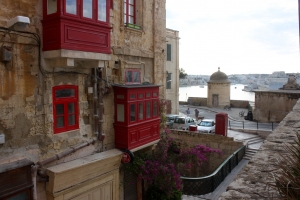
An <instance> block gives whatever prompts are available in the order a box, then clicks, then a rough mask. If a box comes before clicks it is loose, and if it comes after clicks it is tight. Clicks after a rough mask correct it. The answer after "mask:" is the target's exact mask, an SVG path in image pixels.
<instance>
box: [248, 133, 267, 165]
mask: <svg viewBox="0 0 300 200" xmlns="http://www.w3.org/2000/svg"><path fill="white" fill-rule="evenodd" d="M243 141H244V142H246V143H247V144H248V148H247V149H246V153H245V156H244V159H246V160H250V159H251V158H252V156H253V155H254V154H255V153H256V152H257V151H258V149H256V148H251V145H252V144H256V143H260V142H263V141H264V138H262V137H260V136H259V135H256V136H254V137H250V138H246V139H243Z"/></svg>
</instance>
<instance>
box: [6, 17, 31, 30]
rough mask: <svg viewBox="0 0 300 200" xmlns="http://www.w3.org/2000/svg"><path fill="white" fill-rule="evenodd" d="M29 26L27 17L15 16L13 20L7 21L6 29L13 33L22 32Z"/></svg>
mask: <svg viewBox="0 0 300 200" xmlns="http://www.w3.org/2000/svg"><path fill="white" fill-rule="evenodd" d="M29 24H30V20H29V18H28V17H24V16H16V17H15V18H13V19H11V20H8V21H7V28H8V29H9V30H13V31H24V30H25V29H26V28H27V27H28V25H29Z"/></svg>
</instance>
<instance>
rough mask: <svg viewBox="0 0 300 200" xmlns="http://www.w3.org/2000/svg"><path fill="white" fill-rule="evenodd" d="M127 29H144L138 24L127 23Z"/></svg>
mask: <svg viewBox="0 0 300 200" xmlns="http://www.w3.org/2000/svg"><path fill="white" fill-rule="evenodd" d="M125 27H127V28H131V29H135V30H142V27H141V26H139V25H136V24H130V23H126V24H125Z"/></svg>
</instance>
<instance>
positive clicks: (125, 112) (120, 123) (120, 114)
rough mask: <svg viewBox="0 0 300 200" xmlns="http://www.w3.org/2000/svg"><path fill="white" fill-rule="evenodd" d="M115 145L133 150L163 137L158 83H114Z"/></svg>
mask: <svg viewBox="0 0 300 200" xmlns="http://www.w3.org/2000/svg"><path fill="white" fill-rule="evenodd" d="M113 88H114V106H115V122H114V129H115V147H116V148H118V149H128V150H131V149H134V148H137V147H140V146H142V145H145V144H148V143H150V142H154V141H156V140H159V139H160V132H159V131H160V116H159V86H158V85H152V84H146V85H143V84H138V85H114V86H113Z"/></svg>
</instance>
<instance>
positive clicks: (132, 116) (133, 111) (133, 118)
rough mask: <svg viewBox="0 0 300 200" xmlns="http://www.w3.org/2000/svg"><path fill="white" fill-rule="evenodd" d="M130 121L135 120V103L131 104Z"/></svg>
mask: <svg viewBox="0 0 300 200" xmlns="http://www.w3.org/2000/svg"><path fill="white" fill-rule="evenodd" d="M130 121H131V122H134V121H135V105H134V104H131V105H130Z"/></svg>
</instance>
